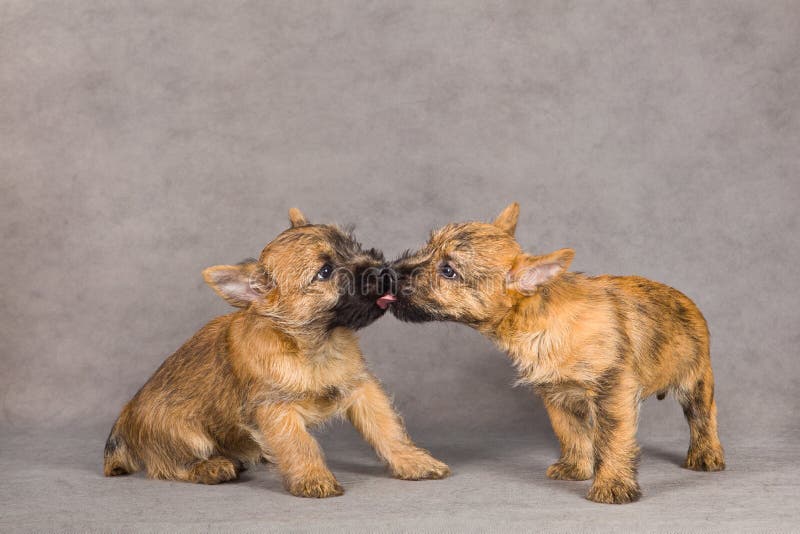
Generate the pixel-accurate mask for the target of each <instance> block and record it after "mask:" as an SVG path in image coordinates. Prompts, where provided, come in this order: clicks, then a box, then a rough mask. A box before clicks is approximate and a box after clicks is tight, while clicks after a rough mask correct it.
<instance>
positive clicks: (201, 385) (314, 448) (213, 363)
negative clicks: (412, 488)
mask: <svg viewBox="0 0 800 534" xmlns="http://www.w3.org/2000/svg"><path fill="white" fill-rule="evenodd" d="M290 220H291V222H292V227H291V228H290V229H288V230H286V231H285V232H283V233H282V234H280V235H279V236H278V237H277V238H276V239H275V240H274V241H273V242H271V243H270V244H268V245H267V246H266V248H264V251H263V252H262V253H261V257H260V259H259V260H258V261H255V260H249V261H246V262H244V263H242V264H239V265H227V266H217V267H211V268H209V269H206V270H205V271H204V273H203V274H204V277H205V279H206V281H207V282H208V284H209V285H211V286H212V287H213V288H214V290H215V291H217V292H218V293H219V294H220V295H221V296H222V297H223V298H225V299H226V300H227V301H228V302H230V303H231V304H233V305H234V306H237V307H239V308H241V309H240V310H238V311H236V312H234V313H231V314H229V315H225V316H222V317H218V318H216V319H214V320H212V321H211V322H210V323H208V324H207V325H206V326H204V327H203V328H201V329H200V331H198V332H197V333H196V334H195V335H194V336H193V337H192V338H191V339H190V340H189V341H187V342H186V343H185V344H184V345H183V346H182V347H181V348H180V349H178V351H177V352H176V353H175V354H173V355H172V356H170V357H169V358H167V360H166V361H165V362H164V363H163V364H162V365H161V367H160V368H159V369H158V370H157V371H156V372H155V374H154V375H153V376H152V377H151V378H150V380H148V381H147V383H146V384H145V385H144V386H143V387H142V388H141V389H140V390H139V392H138V393H137V394H136V395H135V396H134V397H133V399H132V400H131V401H130V402H128V404H127V405H126V406H125V408H124V409H123V410H122V413H121V415H120V416H119V419H118V420H117V422H116V424H115V425H114V427H113V429H112V430H111V434H110V436H109V438H108V441H107V443H106V448H105V466H104V472H105V474H106V475H107V476H114V475H124V474H128V473H133V472H135V471H138V470H140V469H144V470H145V471H146V473H147V476H149V477H151V478H159V479H167V480H183V481H189V482H200V483H204V484H216V483H219V482H225V481H227V480H232V479H235V478H236V477H237V475H238V473H239V471H240V470H241V469H242V468H243V466H245V465H247V464H254V463H256V462H259V461H263V460H267V461H271V462H275V463H276V464H277V467H278V469H279V470H280V472H281V474H282V476H283V480H284V483H285V486H286V488H287V490H288V491H289V492H291V493H292V494H294V495H298V496H303V497H329V496H335V495H341V494H342V493H343V491H344V490H343V489H342V487H341V486H340V485H339V483H338V482H337V480H336V478H335V477H334V476H333V474H332V473H331V472H330V470H329V469H328V467H327V466H326V465H325V461H324V458H323V454H322V451H321V450H320V447H319V445H318V444H317V441H316V440H315V439H314V438H313V437H312V436H311V434H310V433H309V428H310V427H313V426H315V425H318V424H320V423H322V422H324V421H325V420H327V419H329V418H330V417H332V416H336V415H344V416H346V417H347V418H348V419H349V420H350V421H351V422H352V424H353V425H354V426H355V427H356V428H357V429H358V430H359V432H361V434H362V435H363V436H364V438H365V439H366V441H368V442H369V443H370V444H371V445H372V446H373V447H374V449H375V451H376V452H377V454H378V456H379V457H380V458H382V459H383V460H384V461H386V463H387V464H388V466H389V469H390V470H391V472H392V474H393V475H394V476H395V477H397V478H401V479H407V480H418V479H435V478H442V477H445V476H447V474H448V473H449V470H448V467H447V466H446V465H445V464H444V463H442V462H440V461H438V460H436V459H434V458H433V457H432V456H430V454H428V452H426V451H425V450H423V449H421V448H419V447H417V446H416V445H414V443H413V442H412V441H411V439H410V438H409V437H408V435H407V433H406V430H405V428H404V426H403V423H402V421H401V419H400V417H399V416H398V415H397V413H396V412H395V411H394V409H393V408H392V406H391V404H390V401H389V399H388V398H387V396H386V394H385V393H384V391H383V389H382V388H381V386H380V384H379V382H378V381H377V379H376V378H375V377H374V376H372V374H370V372H369V371H368V370H367V368H366V365H365V362H364V358H363V356H362V354H361V350H360V348H359V345H358V340H357V337H356V335H355V332H354V330H355V329H357V328H360V327H363V326H366V325H367V324H369V323H371V322H372V321H374V320H375V319H377V318H378V317H380V316H381V314H382V313H383V310H381V309H380V308H379V307H378V306H377V305H376V302H375V300H376V299H377V298H378V296H380V295H381V294H383V292H384V291H385V290H386V289H385V288H383V287H380V286H381V280H382V278H381V276H367V275H368V274H369V271H370V270H374V271H376V272H378V273H380V272H381V271H380V269H381V267H383V256H382V254H380V253H379V252H377V251H375V250H367V251H364V250H362V249H361V247H360V246H359V244H358V243H357V242H356V241H355V240H354V239H353V238H352V236H350V235H348V234H347V233H345V232H343V231H341V230H339V229H338V228H336V227H334V226H327V225H311V224H309V223H308V222H307V221H306V219H305V217H303V215H302V214H301V213H300V212H299V211H298V210H296V209H292V210H291V211H290ZM325 263H330V264H331V265H332V266H334V267H335V268H336V270H335V271H334V274H333V276H332V277H331V278H330V279H329V280H317V279H315V274H316V273H317V272H318V271H319V269H320V268H321V267H322V266H323V265H324V264H325ZM359 281H362V282H359ZM353 283H363V287H362V288H361V289H362V290H361V291H357V290H356V291H354V290H353V289H354V288H353V287H352V284H353ZM356 289H358V288H356Z"/></svg>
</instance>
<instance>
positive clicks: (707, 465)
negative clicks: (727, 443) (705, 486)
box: [683, 448, 725, 471]
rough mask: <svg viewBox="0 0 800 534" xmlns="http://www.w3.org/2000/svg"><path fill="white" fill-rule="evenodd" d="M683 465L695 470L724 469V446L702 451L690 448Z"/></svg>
mask: <svg viewBox="0 0 800 534" xmlns="http://www.w3.org/2000/svg"><path fill="white" fill-rule="evenodd" d="M683 467H685V468H686V469H692V470H694V471H722V470H723V469H725V455H724V454H723V452H722V448H717V449H712V448H709V449H706V450H700V451H697V450H693V449H689V453H688V454H687V455H686V460H685V461H684V462H683Z"/></svg>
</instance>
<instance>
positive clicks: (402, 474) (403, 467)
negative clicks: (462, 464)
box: [391, 449, 450, 480]
mask: <svg viewBox="0 0 800 534" xmlns="http://www.w3.org/2000/svg"><path fill="white" fill-rule="evenodd" d="M392 460H393V461H392V463H391V470H392V475H393V476H394V477H395V478H400V479H403V480H434V479H439V478H445V477H446V476H448V475H449V474H450V468H449V467H447V464H445V463H444V462H440V461H439V460H437V459H436V458H434V457H433V456H431V455H430V454H428V452H427V451H424V450H422V449H414V450H413V451H411V452H409V453H405V454H403V455H398V456H396V457H395V458H393V459H392Z"/></svg>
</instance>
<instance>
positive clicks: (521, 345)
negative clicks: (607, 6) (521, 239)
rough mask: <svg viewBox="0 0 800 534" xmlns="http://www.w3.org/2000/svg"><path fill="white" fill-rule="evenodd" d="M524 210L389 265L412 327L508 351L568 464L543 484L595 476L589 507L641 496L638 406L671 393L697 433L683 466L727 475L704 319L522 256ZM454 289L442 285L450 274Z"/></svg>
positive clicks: (437, 237) (644, 292)
mask: <svg viewBox="0 0 800 534" xmlns="http://www.w3.org/2000/svg"><path fill="white" fill-rule="evenodd" d="M518 214H519V207H518V205H517V204H512V205H510V206H508V207H507V208H506V209H505V210H504V211H503V213H501V214H500V216H499V217H498V218H497V219H496V220H495V221H494V222H493V223H492V224H488V223H478V222H472V223H464V224H451V225H448V226H445V227H444V228H442V229H440V230H438V231H436V232H434V233H433V234H432V235H431V238H430V240H429V242H428V244H427V245H426V246H425V247H424V248H422V249H421V250H420V251H418V252H415V253H406V254H405V255H404V256H403V257H401V258H400V259H399V260H397V261H396V262H395V263H394V269H395V270H396V271H397V273H398V277H399V278H398V295H397V302H396V303H394V304H393V307H392V311H393V313H394V314H395V315H396V316H397V317H399V318H400V319H403V320H407V321H430V320H441V321H445V320H449V321H458V322H462V323H465V324H467V325H470V326H472V327H473V328H476V329H477V330H479V331H481V332H483V333H484V334H485V335H487V336H488V337H490V338H491V339H493V340H494V341H495V342H496V343H497V344H498V345H499V346H500V347H501V348H502V349H503V350H505V351H506V352H507V353H508V355H509V357H510V358H511V360H512V361H513V363H514V364H515V365H516V367H517V369H518V371H519V382H520V383H524V384H530V385H531V386H533V388H534V389H535V390H536V391H537V392H538V394H539V395H540V396H541V397H542V399H543V401H544V405H545V408H546V409H547V412H548V414H549V416H550V420H551V422H552V425H553V430H554V431H555V433H556V435H557V436H558V439H559V441H560V443H561V458H560V459H559V460H558V461H557V462H556V463H554V464H553V465H551V466H550V468H549V469H548V470H547V476H548V477H550V478H553V479H559V480H586V479H589V478H592V477H594V482H593V484H592V487H591V489H590V490H589V494H588V498H589V499H591V500H593V501H596V502H602V503H626V502H631V501H634V500H636V499H638V498H639V496H640V489H639V485H638V483H637V480H636V468H637V461H638V455H639V448H638V446H637V443H636V427H637V419H638V414H639V405H640V403H641V401H642V399H644V398H646V397H648V396H650V395H654V394H655V395H657V396H658V397H659V398H663V396H664V395H665V394H666V393H667V392H672V393H673V394H674V395H675V396H676V397H677V399H678V401H679V402H680V403H681V405H682V406H683V410H684V413H685V414H686V419H687V421H688V423H689V428H690V431H691V443H690V446H689V452H688V454H687V457H686V461H685V463H684V466H685V467H687V468H689V469H695V470H702V471H718V470H721V469H724V468H725V462H724V456H723V450H722V446H721V445H720V442H719V438H718V436H717V417H716V411H717V410H716V404H715V402H714V377H713V374H712V371H711V360H710V356H709V334H708V328H707V326H706V321H705V319H704V318H703V316H702V314H701V313H700V311H699V310H698V309H697V307H696V306H695V304H694V303H693V302H692V301H691V300H689V298H688V297H686V296H685V295H683V294H682V293H680V292H679V291H677V290H675V289H673V288H671V287H667V286H665V285H663V284H660V283H658V282H653V281H650V280H647V279H644V278H640V277H636V276H608V275H603V276H595V277H590V276H586V275H583V274H580V273H570V272H566V269H567V267H568V266H569V264H570V262H571V261H572V258H573V255H574V253H573V251H572V250H570V249H563V250H559V251H556V252H553V253H551V254H548V255H544V256H531V255H528V254H525V253H524V252H523V251H522V249H521V248H520V246H519V244H517V242H516V240H515V239H514V237H513V235H514V230H515V228H516V223H517V217H518ZM445 264H447V265H449V266H451V267H452V268H453V269H454V270H455V272H456V275H457V276H456V278H455V279H447V278H445V277H444V276H443V275H442V274H441V273H442V267H443V265H445Z"/></svg>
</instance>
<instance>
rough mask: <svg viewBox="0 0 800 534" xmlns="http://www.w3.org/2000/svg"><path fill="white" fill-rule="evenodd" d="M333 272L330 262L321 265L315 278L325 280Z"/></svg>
mask: <svg viewBox="0 0 800 534" xmlns="http://www.w3.org/2000/svg"><path fill="white" fill-rule="evenodd" d="M332 274H333V267H332V266H331V264H330V263H326V264H325V265H323V266H322V269H320V270H319V271H317V280H327V279H328V278H330V277H331V275H332Z"/></svg>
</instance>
